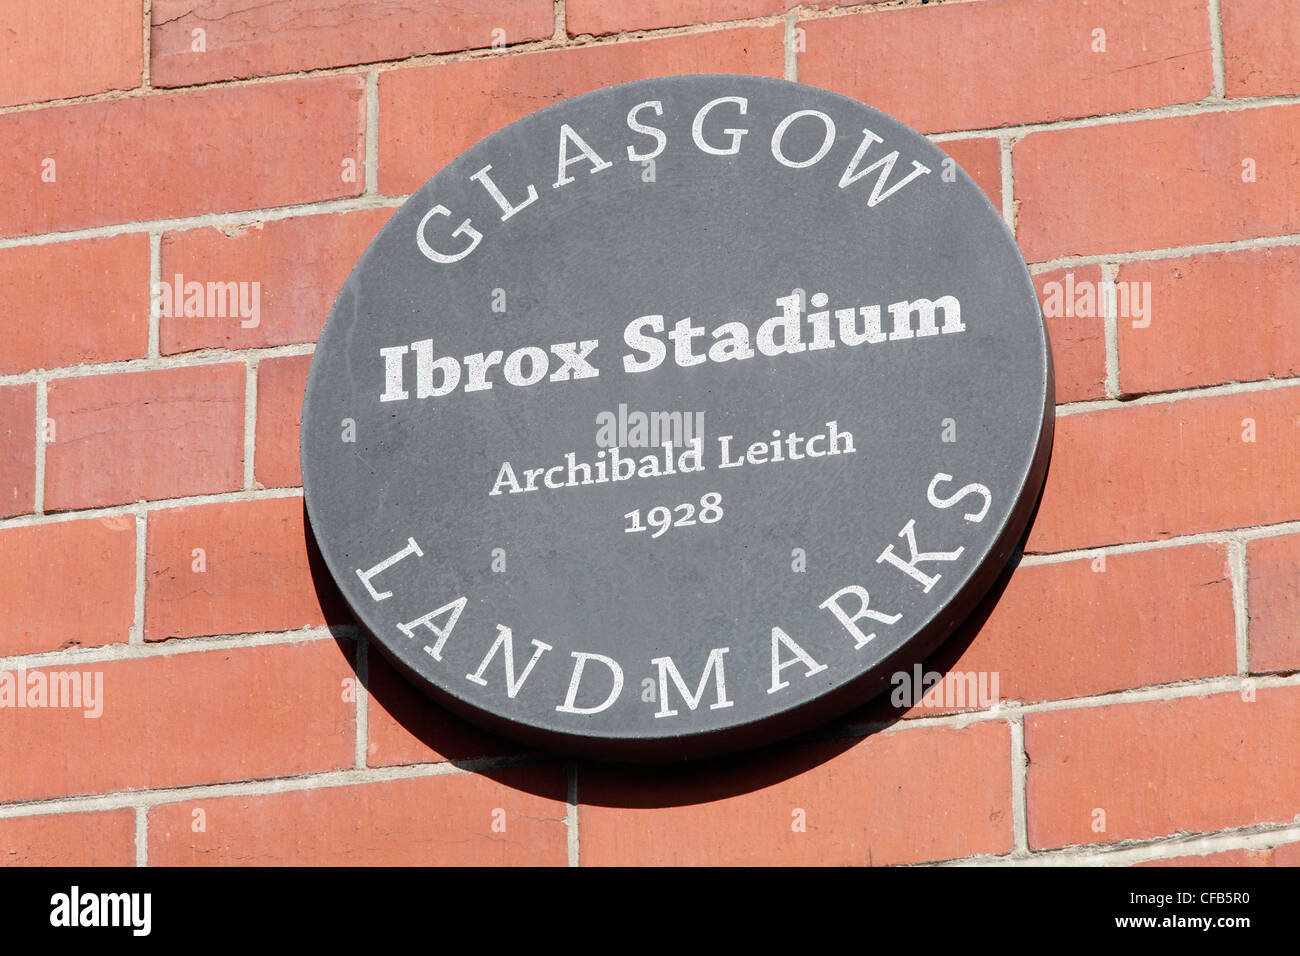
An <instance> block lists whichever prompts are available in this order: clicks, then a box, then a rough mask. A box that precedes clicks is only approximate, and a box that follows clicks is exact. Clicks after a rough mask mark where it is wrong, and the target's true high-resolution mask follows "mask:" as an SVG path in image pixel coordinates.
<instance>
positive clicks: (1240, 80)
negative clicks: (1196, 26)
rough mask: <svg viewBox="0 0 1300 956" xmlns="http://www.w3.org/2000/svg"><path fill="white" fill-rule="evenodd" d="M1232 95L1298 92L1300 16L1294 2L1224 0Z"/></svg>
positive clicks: (1226, 73)
mask: <svg viewBox="0 0 1300 956" xmlns="http://www.w3.org/2000/svg"><path fill="white" fill-rule="evenodd" d="M1220 17H1221V22H1222V24H1223V72H1224V80H1225V90H1226V92H1227V94H1228V95H1229V96H1280V95H1283V94H1286V93H1300V58H1297V56H1296V51H1297V50H1300V17H1297V16H1296V8H1295V3H1294V2H1293V0H1220Z"/></svg>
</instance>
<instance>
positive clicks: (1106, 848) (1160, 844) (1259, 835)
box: [920, 823, 1300, 867]
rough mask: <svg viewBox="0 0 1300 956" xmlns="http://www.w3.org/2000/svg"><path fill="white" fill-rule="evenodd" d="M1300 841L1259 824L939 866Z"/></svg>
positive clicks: (1097, 858) (1150, 855) (1141, 859)
mask: <svg viewBox="0 0 1300 956" xmlns="http://www.w3.org/2000/svg"><path fill="white" fill-rule="evenodd" d="M1297 840H1300V826H1296V825H1295V824H1294V823H1258V824H1251V825H1249V826H1244V827H1233V828H1231V829H1228V830H1221V831H1217V832H1214V831H1210V832H1204V833H1194V834H1184V833H1178V834H1171V835H1168V836H1160V837H1155V838H1151V839H1146V840H1120V841H1118V842H1116V843H1115V844H1113V845H1107V844H1089V845H1087V846H1069V847H1062V848H1059V849H1050V850H1035V851H1032V852H1031V853H1030V855H1029V856H1027V857H1021V858H1012V857H1007V856H987V855H985V856H974V857H966V858H962V859H956V860H943V861H939V862H938V863H934V864H920V865H926V866H930V865H938V866H945V867H950V866H1132V865H1133V864H1134V863H1146V862H1148V861H1152V860H1168V859H1173V858H1175V857H1180V856H1202V855H1204V854H1207V853H1222V852H1224V851H1227V850H1269V849H1272V848H1274V847H1277V846H1285V845H1286V844H1288V843H1294V842H1296V841H1297Z"/></svg>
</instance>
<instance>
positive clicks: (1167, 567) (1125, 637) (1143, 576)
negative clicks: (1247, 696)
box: [874, 545, 1237, 717]
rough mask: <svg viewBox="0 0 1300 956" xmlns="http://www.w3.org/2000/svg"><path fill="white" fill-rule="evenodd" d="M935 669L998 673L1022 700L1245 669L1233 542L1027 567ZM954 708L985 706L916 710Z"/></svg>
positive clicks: (1004, 695) (1012, 696) (920, 712)
mask: <svg viewBox="0 0 1300 956" xmlns="http://www.w3.org/2000/svg"><path fill="white" fill-rule="evenodd" d="M1094 567H1104V568H1105V570H1094ZM1045 634H1050V635H1051V640H1044V639H1043V635H1045ZM925 670H927V671H934V672H938V673H950V672H951V673H954V677H953V678H952V680H953V681H954V682H955V681H957V680H967V681H968V680H969V678H968V677H963V675H970V674H975V675H979V674H984V675H993V674H996V675H997V681H998V683H997V690H998V694H999V697H1000V698H1001V699H1002V700H1016V701H1021V702H1023V703H1037V702H1039V701H1044V700H1066V699H1068V698H1071V697H1084V696H1087V695H1090V694H1106V693H1111V692H1113V691H1118V690H1124V689H1126V688H1131V687H1143V686H1148V685H1152V684H1167V683H1173V682H1174V681H1181V680H1194V679H1197V678H1203V677H1213V676H1217V675H1222V674H1233V673H1236V670H1237V652H1236V627H1235V623H1234V617H1233V609H1232V582H1231V580H1230V579H1229V577H1228V559H1227V552H1226V550H1225V548H1224V547H1223V546H1221V545H1220V546H1210V545H1192V546H1190V547H1185V548H1168V549H1164V548H1162V549H1158V550H1153V551H1143V552H1138V553H1136V554H1114V555H1108V556H1107V557H1106V559H1105V564H1104V565H1097V564H1096V563H1095V559H1091V558H1089V559H1085V560H1079V561H1065V562H1061V563H1059V564H1042V565H1031V566H1028V567H1020V568H1018V569H1017V570H1016V572H1015V573H1014V574H1013V575H1012V577H1011V581H1010V582H1009V583H1008V585H1007V588H1006V590H1005V591H1004V592H1003V593H1002V595H1001V596H1000V597H999V599H998V602H997V605H996V606H995V607H994V608H993V610H992V613H991V614H990V615H989V617H988V619H987V621H985V622H984V623H983V624H982V625H981V626H980V628H979V631H978V633H977V634H976V635H975V636H974V638H973V640H972V639H969V638H968V639H967V640H965V641H964V640H962V639H961V638H960V637H955V638H954V639H953V640H952V641H951V642H950V643H949V644H948V645H945V646H944V647H943V648H941V649H940V650H939V652H938V653H937V655H935V656H934V657H933V658H932V659H931V660H930V661H927V663H926V667H925ZM991 679H992V678H991V677H989V678H988V681H991ZM988 681H986V686H989V687H991V686H992V685H991V684H990V683H988ZM965 686H969V685H964V686H963V694H964V693H965ZM939 693H940V694H942V693H943V692H942V691H940V692H939ZM886 699H887V698H886ZM883 703H884V701H881V704H883ZM937 703H939V704H942V703H944V701H942V700H939V701H937ZM876 706H877V709H876V710H875V711H874V713H876V714H880V713H882V711H881V710H880V709H879V706H880V705H879V704H878V705H876ZM956 709H975V707H974V705H972V706H971V707H968V708H955V707H942V706H936V702H929V703H927V704H926V705H924V706H914V707H912V708H911V709H910V710H908V711H907V712H906V716H909V717H925V716H931V715H933V714H935V713H942V712H944V711H945V710H956ZM897 713H898V711H897V710H895V711H894V714H895V715H896V714H897Z"/></svg>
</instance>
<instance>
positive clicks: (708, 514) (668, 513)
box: [623, 491, 723, 538]
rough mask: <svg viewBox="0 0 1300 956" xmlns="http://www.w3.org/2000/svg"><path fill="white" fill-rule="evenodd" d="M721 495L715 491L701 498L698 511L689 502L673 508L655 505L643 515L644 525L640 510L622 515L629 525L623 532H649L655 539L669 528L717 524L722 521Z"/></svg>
mask: <svg viewBox="0 0 1300 956" xmlns="http://www.w3.org/2000/svg"><path fill="white" fill-rule="evenodd" d="M722 514H723V511H722V495H721V493H719V492H717V491H710V492H708V493H706V494H705V495H703V496H701V498H700V504H699V509H698V511H697V510H696V506H695V505H694V504H692V503H691V502H689V501H684V502H682V503H681V504H680V505H676V506H675V507H671V508H670V507H669V506H668V505H656V506H655V507H653V508H650V509H649V510H648V511H647V512H646V515H645V524H642V523H641V509H640V508H638V509H637V510H636V511H629V512H628V513H627V514H625V515H623V517H624V518H626V519H627V520H628V521H629V522H630V524H629V526H628V527H626V528H624V529H623V530H624V531H626V532H627V533H628V534H632V533H633V532H636V531H650V537H652V538H657V537H659V536H660V535H662V534H665V533H666V532H667V531H668V529H669V528H686V527H689V526H691V525H693V524H717V523H718V522H719V521H721V520H722Z"/></svg>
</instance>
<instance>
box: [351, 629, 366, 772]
mask: <svg viewBox="0 0 1300 956" xmlns="http://www.w3.org/2000/svg"><path fill="white" fill-rule="evenodd" d="M355 646H356V655H357V675H356V676H357V687H356V701H355V706H356V715H357V719H356V731H357V739H356V751H355V753H354V755H353V757H354V762H353V765H354V766H355V767H356V768H357V769H358V770H364V769H365V767H366V764H367V762H368V761H369V759H370V749H369V748H370V640H369V638H367V637H366V636H365V634H364V633H362V634H358V635H357V639H356V644H355Z"/></svg>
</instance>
